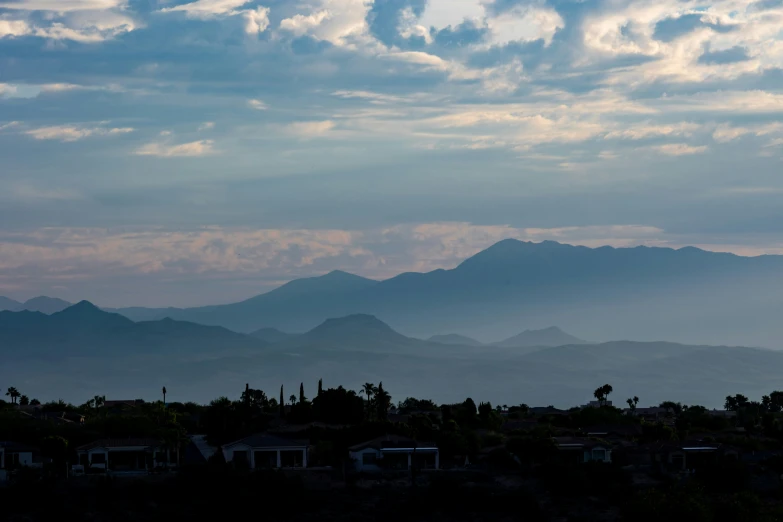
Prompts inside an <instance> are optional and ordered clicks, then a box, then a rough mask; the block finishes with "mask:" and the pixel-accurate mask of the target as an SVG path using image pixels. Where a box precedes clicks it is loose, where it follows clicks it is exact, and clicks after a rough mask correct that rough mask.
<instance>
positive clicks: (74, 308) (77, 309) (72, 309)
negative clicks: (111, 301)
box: [57, 300, 107, 316]
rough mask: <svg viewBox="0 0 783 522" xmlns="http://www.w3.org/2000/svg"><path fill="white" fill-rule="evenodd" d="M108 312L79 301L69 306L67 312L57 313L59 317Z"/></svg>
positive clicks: (87, 302) (89, 303)
mask: <svg viewBox="0 0 783 522" xmlns="http://www.w3.org/2000/svg"><path fill="white" fill-rule="evenodd" d="M106 313H107V312H104V311H102V310H101V309H100V308H98V307H97V306H95V305H94V304H92V303H91V302H89V301H86V300H84V301H79V302H78V303H76V304H74V305H71V306H69V307H68V308H66V309H65V310H63V311H61V312H57V315H60V316H61V315H66V314H67V315H85V314H91V315H95V314H106Z"/></svg>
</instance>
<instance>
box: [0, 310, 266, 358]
mask: <svg viewBox="0 0 783 522" xmlns="http://www.w3.org/2000/svg"><path fill="white" fill-rule="evenodd" d="M265 345H266V343H265V342H263V341H261V340H260V339H254V338H251V337H248V336H245V335H242V334H237V333H235V332H231V331H229V330H226V329H225V328H222V327H214V326H204V325H199V324H194V323H187V322H179V321H174V320H171V319H162V320H160V321H149V322H139V323H135V322H133V321H131V320H130V319H128V318H127V317H124V316H122V315H119V314H115V313H108V312H105V311H102V310H100V309H99V308H98V307H96V306H95V305H93V304H92V303H89V302H88V301H82V302H80V303H77V304H75V305H73V306H70V307H69V308H66V309H65V310H63V311H61V312H57V313H54V314H52V315H46V314H44V313H42V312H31V311H27V310H25V311H21V312H9V311H3V312H0V358H3V357H13V358H15V359H17V360H19V359H20V358H26V357H28V358H29V357H55V358H63V357H84V356H89V357H101V358H104V357H109V358H111V357H118V356H127V355H141V354H150V353H155V354H160V355H165V354H170V353H179V354H187V355H193V354H210V355H214V354H218V355H220V354H225V353H230V352H231V351H233V350H257V349H261V348H263V346H265ZM6 360H7V359H6Z"/></svg>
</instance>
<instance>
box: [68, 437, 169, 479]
mask: <svg viewBox="0 0 783 522" xmlns="http://www.w3.org/2000/svg"><path fill="white" fill-rule="evenodd" d="M76 453H77V454H78V456H79V464H80V465H82V466H85V467H86V468H87V469H91V470H102V471H112V472H147V471H150V470H153V469H156V468H161V467H165V468H169V467H173V466H175V465H176V461H177V460H178V455H177V453H176V452H172V451H171V449H169V448H167V447H166V445H165V444H164V443H163V442H162V441H160V440H158V439H101V440H96V441H95V442H91V443H90V444H85V445H84V446H80V447H78V448H76ZM172 453H173V456H174V457H175V459H174V461H172V458H171V457H172Z"/></svg>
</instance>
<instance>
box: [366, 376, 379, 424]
mask: <svg viewBox="0 0 783 522" xmlns="http://www.w3.org/2000/svg"><path fill="white" fill-rule="evenodd" d="M377 390H378V388H376V387H375V385H374V384H373V383H371V382H366V383H364V385H363V386H362V392H363V393H364V394H366V395H367V416H368V417H371V416H372V415H371V413H372V404H373V403H372V396H373V395H375V392H376V391H377Z"/></svg>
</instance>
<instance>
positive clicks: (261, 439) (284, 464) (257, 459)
mask: <svg viewBox="0 0 783 522" xmlns="http://www.w3.org/2000/svg"><path fill="white" fill-rule="evenodd" d="M309 446H310V444H309V442H306V441H298V440H292V439H285V438H283V437H278V436H276V435H270V434H268V433H259V434H256V435H251V436H250V437H246V438H244V439H242V440H238V441H236V442H232V443H231V444H226V445H224V446H223V447H222V448H221V449H222V451H223V456H224V457H225V459H226V462H232V463H234V465H237V466H245V467H248V468H249V469H264V468H266V469H270V468H306V467H307V452H308V450H309Z"/></svg>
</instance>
